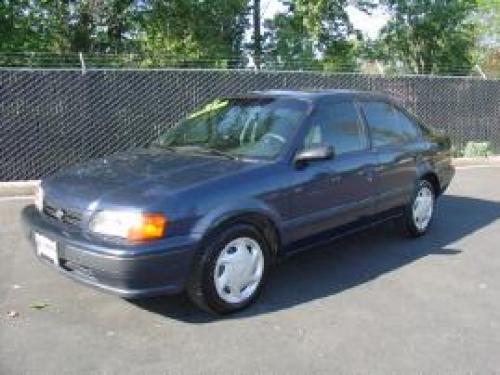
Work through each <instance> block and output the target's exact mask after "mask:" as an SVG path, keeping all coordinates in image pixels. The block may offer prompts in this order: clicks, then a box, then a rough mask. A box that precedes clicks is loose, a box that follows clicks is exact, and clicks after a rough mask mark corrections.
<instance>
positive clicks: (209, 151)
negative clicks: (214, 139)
mask: <svg viewBox="0 0 500 375" xmlns="http://www.w3.org/2000/svg"><path fill="white" fill-rule="evenodd" d="M200 150H201V151H203V152H206V153H207V154H212V155H217V156H224V157H226V158H228V159H231V160H238V159H239V158H238V157H237V156H235V155H233V154H230V153H228V152H224V151H221V150H217V149H216V148H210V147H200Z"/></svg>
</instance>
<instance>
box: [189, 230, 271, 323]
mask: <svg viewBox="0 0 500 375" xmlns="http://www.w3.org/2000/svg"><path fill="white" fill-rule="evenodd" d="M209 242H210V243H209V244H208V245H207V247H206V248H205V249H204V250H203V252H202V254H200V256H199V257H198V259H197V261H196V264H195V265H194V269H193V272H192V275H191V278H190V281H189V283H188V286H187V291H188V295H189V297H190V298H191V300H192V301H193V302H194V303H195V304H196V305H198V306H199V307H201V308H203V309H204V310H207V311H209V312H212V313H217V314H227V313H231V312H234V311H237V310H241V309H243V308H245V307H247V306H248V305H249V304H251V303H252V302H253V301H254V300H255V299H256V298H257V296H258V294H259V293H260V291H261V289H262V286H263V284H264V280H265V278H266V275H267V270H268V264H269V246H268V244H267V242H266V240H265V238H264V237H263V236H262V234H261V233H260V232H259V231H258V230H257V229H256V228H254V227H253V226H250V225H247V224H238V225H234V226H231V227H229V228H227V229H225V230H223V231H221V232H219V233H217V234H215V235H214V236H212V238H210V241H209Z"/></svg>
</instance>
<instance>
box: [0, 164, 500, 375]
mask: <svg viewBox="0 0 500 375" xmlns="http://www.w3.org/2000/svg"><path fill="white" fill-rule="evenodd" d="M28 203H29V200H27V199H23V198H17V199H8V198H2V199H1V200H0V374H2V375H9V374H66V373H70V374H131V373H132V374H135V373H141V374H142V373H143V374H165V373H168V374H170V373H174V374H175V373H181V374H197V373H206V374H255V373H274V374H277V373H286V374H299V373H300V374H304V373H307V374H315V373H329V374H331V373H340V372H342V373H370V374H371V373H374V374H387V373H416V372H418V373H439V374H444V373H450V374H451V373H453V374H457V373H481V374H485V373H495V372H498V373H500V293H499V291H500V271H499V270H500V220H499V218H500V168H498V167H489V166H485V167H466V168H463V169H460V170H458V171H457V175H456V178H455V179H454V181H453V183H452V185H451V187H450V189H449V191H448V192H447V193H446V195H444V196H443V197H442V198H441V199H440V200H439V203H438V210H437V217H436V220H435V221H434V224H433V227H432V229H431V231H430V232H429V233H428V235H426V236H425V237H423V238H419V239H414V240H410V239H405V238H402V237H401V236H400V235H399V234H398V233H397V232H395V230H394V228H393V226H392V225H390V224H386V225H383V226H380V227H377V228H374V229H372V230H369V231H367V232H364V233H362V234H356V235H354V236H351V237H349V238H345V239H343V240H340V241H337V242H335V243H333V244H331V245H328V246H323V247H322V248H318V249H314V250H312V251H310V252H307V253H302V254H300V255H297V256H295V257H294V258H291V259H290V260H288V261H287V262H285V263H283V264H281V265H279V266H278V267H277V268H275V269H274V270H273V272H272V275H271V277H270V279H269V284H268V286H267V288H265V290H264V292H263V294H262V296H261V298H260V300H259V301H258V302H257V303H256V304H255V305H253V306H252V307H251V308H250V309H248V310H246V311H244V312H241V313H239V314H237V315H234V316H231V317H229V318H225V319H213V318H212V317H211V316H210V315H207V314H206V313H203V312H201V311H198V310H197V309H196V308H195V307H193V306H192V305H191V304H190V303H189V301H188V300H187V299H186V298H185V297H182V296H177V297H163V298H154V299H148V300H142V301H136V302H129V301H126V300H123V299H120V298H117V297H114V296H111V295H106V294H102V293H100V292H98V291H95V290H93V289H89V288H87V287H85V286H82V285H80V284H77V283H75V282H73V281H71V280H69V279H67V278H65V277H64V276H62V275H61V274H59V273H58V272H55V271H54V270H53V269H50V267H49V266H46V265H44V264H42V263H41V262H39V261H38V260H37V259H35V257H34V255H33V252H32V250H31V247H30V246H29V244H28V242H27V241H26V240H25V239H24V238H23V235H22V230H21V226H20V221H19V213H20V210H21V208H22V207H23V206H24V205H25V204H28Z"/></svg>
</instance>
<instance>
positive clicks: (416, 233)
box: [397, 180, 436, 237]
mask: <svg viewBox="0 0 500 375" xmlns="http://www.w3.org/2000/svg"><path fill="white" fill-rule="evenodd" d="M423 189H429V191H430V192H431V193H432V213H431V217H430V219H429V221H428V223H427V225H425V227H424V228H422V227H419V225H417V223H416V219H415V217H414V214H413V206H414V204H415V200H416V199H417V197H418V195H419V194H420V192H421V191H422V190H423ZM435 205H436V192H435V190H434V187H433V185H432V184H431V183H430V182H429V181H427V180H419V181H418V183H417V185H416V187H415V191H414V193H413V195H412V198H411V200H410V202H409V203H408V204H407V205H406V206H405V207H404V209H403V216H402V217H401V218H400V219H399V220H398V222H397V224H398V226H399V228H400V230H401V232H402V233H403V234H404V235H405V236H407V237H420V236H422V235H424V234H425V233H427V232H428V230H429V228H430V227H431V225H432V221H433V219H434V213H435Z"/></svg>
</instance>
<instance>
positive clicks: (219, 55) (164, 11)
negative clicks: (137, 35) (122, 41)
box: [141, 0, 248, 66]
mask: <svg viewBox="0 0 500 375" xmlns="http://www.w3.org/2000/svg"><path fill="white" fill-rule="evenodd" d="M247 14H248V6H247V1H246V0H225V1H220V0H205V1H198V0H170V1H158V0H153V1H151V2H149V3H147V4H146V6H145V8H144V10H143V11H142V16H141V20H142V21H141V25H142V30H143V35H144V40H143V46H144V47H143V48H144V51H145V53H146V54H147V55H148V56H149V60H148V61H147V63H150V64H158V63H166V64H168V63H169V62H171V60H172V58H173V59H175V60H177V61H178V62H179V63H182V60H186V61H187V60H190V61H192V60H198V61H199V63H202V62H206V63H207V65H209V66H210V65H213V64H217V63H220V64H223V65H225V64H231V62H232V61H233V60H234V62H239V61H240V60H241V57H242V40H243V34H244V31H245V28H246V27H247V25H248V19H247Z"/></svg>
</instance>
